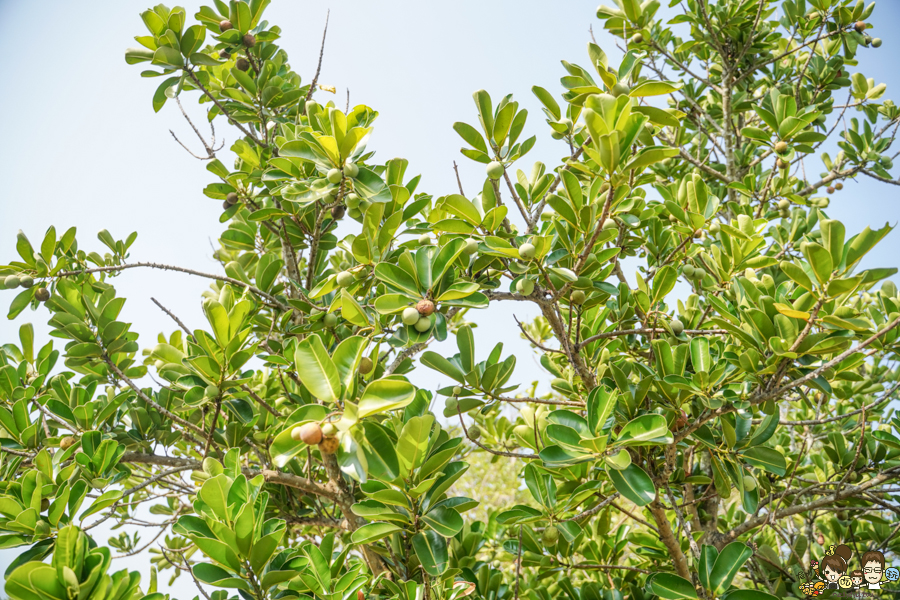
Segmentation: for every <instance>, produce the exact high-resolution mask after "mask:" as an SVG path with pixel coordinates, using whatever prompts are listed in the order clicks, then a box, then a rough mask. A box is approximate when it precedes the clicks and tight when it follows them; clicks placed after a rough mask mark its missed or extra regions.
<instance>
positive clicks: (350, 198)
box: [344, 192, 359, 208]
mask: <svg viewBox="0 0 900 600" xmlns="http://www.w3.org/2000/svg"><path fill="white" fill-rule="evenodd" d="M344 204H346V205H347V208H359V196H357V195H356V194H354V193H353V192H350V193H349V194H347V196H346V197H345V198H344Z"/></svg>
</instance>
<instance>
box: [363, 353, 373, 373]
mask: <svg viewBox="0 0 900 600" xmlns="http://www.w3.org/2000/svg"><path fill="white" fill-rule="evenodd" d="M374 366H375V364H374V363H373V362H372V359H371V358H369V357H368V356H363V357H362V358H361V359H359V373H360V375H368V374H369V373H371V372H372V368H373V367H374Z"/></svg>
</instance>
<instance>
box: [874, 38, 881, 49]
mask: <svg viewBox="0 0 900 600" xmlns="http://www.w3.org/2000/svg"><path fill="white" fill-rule="evenodd" d="M881 43H882V42H881V38H875V39H873V40H872V47H873V48H881Z"/></svg>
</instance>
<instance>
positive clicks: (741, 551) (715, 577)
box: [709, 542, 753, 593]
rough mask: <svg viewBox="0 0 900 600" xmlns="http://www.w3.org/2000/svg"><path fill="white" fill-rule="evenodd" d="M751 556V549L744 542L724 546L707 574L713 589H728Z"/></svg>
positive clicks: (719, 591) (715, 590) (719, 590)
mask: <svg viewBox="0 0 900 600" xmlns="http://www.w3.org/2000/svg"><path fill="white" fill-rule="evenodd" d="M751 556H753V549H751V548H750V547H749V546H747V544H745V543H744V542H731V543H730V544H728V545H727V546H725V548H724V549H723V550H722V551H721V552H720V553H719V557H718V558H717V559H716V564H715V565H714V566H713V569H712V573H710V576H709V582H710V584H711V585H712V589H713V591H714V592H716V593H721V592H723V591H725V590H726V589H728V586H730V585H731V581H732V580H733V579H734V576H735V575H737V573H738V571H740V570H741V567H743V566H744V563H745V562H747V559H749V558H750V557H751Z"/></svg>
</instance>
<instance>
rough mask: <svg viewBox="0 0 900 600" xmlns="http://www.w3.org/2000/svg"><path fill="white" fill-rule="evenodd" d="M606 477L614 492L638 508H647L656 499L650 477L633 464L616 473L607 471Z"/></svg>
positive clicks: (614, 470)
mask: <svg viewBox="0 0 900 600" xmlns="http://www.w3.org/2000/svg"><path fill="white" fill-rule="evenodd" d="M606 473H607V475H609V479H610V480H611V481H612V484H613V487H615V488H616V491H617V492H619V493H620V494H622V496H623V497H625V498H627V499H628V500H630V501H631V502H633V503H635V504H636V505H638V506H647V505H648V504H650V503H651V502H653V499H654V498H656V487H655V486H654V485H653V480H652V479H650V476H649V475H647V473H646V472H645V471H644V470H643V469H641V468H640V467H639V466H637V465H635V464H631V465H629V466H628V467H627V468H626V469H623V470H621V471H618V470H616V469H607V470H606Z"/></svg>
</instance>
